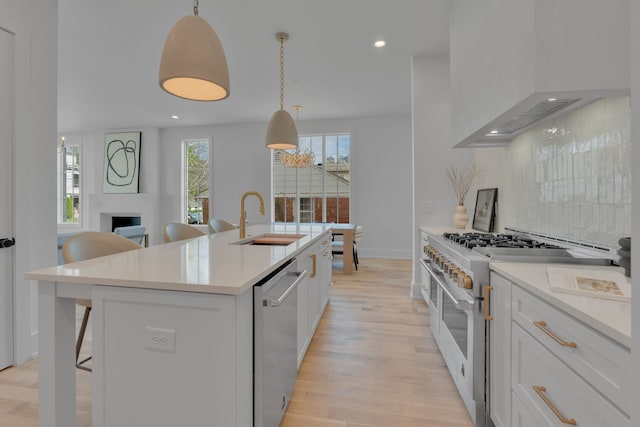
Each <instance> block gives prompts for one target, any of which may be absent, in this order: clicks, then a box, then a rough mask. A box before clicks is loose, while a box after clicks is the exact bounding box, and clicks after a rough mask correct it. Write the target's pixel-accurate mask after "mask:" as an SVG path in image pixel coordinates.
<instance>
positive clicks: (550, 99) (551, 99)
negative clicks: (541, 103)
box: [547, 98, 558, 102]
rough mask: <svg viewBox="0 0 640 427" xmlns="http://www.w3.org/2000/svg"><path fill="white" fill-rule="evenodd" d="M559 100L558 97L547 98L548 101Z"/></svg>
mask: <svg viewBox="0 0 640 427" xmlns="http://www.w3.org/2000/svg"><path fill="white" fill-rule="evenodd" d="M557 100H558V98H549V99H547V101H549V102H553V101H557Z"/></svg>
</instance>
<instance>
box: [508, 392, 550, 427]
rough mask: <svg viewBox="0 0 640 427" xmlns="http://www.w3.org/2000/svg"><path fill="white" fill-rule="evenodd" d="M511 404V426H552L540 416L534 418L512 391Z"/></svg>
mask: <svg viewBox="0 0 640 427" xmlns="http://www.w3.org/2000/svg"><path fill="white" fill-rule="evenodd" d="M511 404H512V407H511V409H512V410H511V427H553V425H552V424H549V423H548V422H547V420H545V419H544V418H542V417H540V418H538V419H536V418H534V417H533V415H532V414H531V412H529V410H528V409H527V408H525V406H524V405H523V404H522V402H520V399H518V396H516V394H515V393H512V396H511Z"/></svg>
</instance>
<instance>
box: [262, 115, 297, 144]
mask: <svg viewBox="0 0 640 427" xmlns="http://www.w3.org/2000/svg"><path fill="white" fill-rule="evenodd" d="M297 147H298V129H297V128H296V124H295V123H294V121H293V117H291V114H289V113H288V112H287V111H286V110H278V111H276V112H275V113H273V116H271V120H270V121H269V127H268V128H267V148H273V149H275V150H291V149H294V148H297Z"/></svg>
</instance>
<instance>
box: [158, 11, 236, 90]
mask: <svg viewBox="0 0 640 427" xmlns="http://www.w3.org/2000/svg"><path fill="white" fill-rule="evenodd" d="M193 13H194V16H185V17H184V18H182V19H180V20H179V21H178V22H177V23H176V24H175V25H174V26H173V28H172V29H171V32H169V35H168V36H167V40H166V41H165V43H164V48H163V49H162V58H161V59H160V87H161V88H162V89H164V90H165V91H167V92H168V93H170V94H172V95H175V96H177V97H180V98H184V99H189V100H193V101H219V100H221V99H225V98H227V97H228V96H229V70H228V68H227V59H226V57H225V55H224V50H223V49H222V43H220V39H219V38H218V35H217V34H216V32H215V31H214V30H213V27H212V26H211V25H209V23H208V22H207V21H206V20H205V19H203V18H201V17H199V16H198V0H194V6H193Z"/></svg>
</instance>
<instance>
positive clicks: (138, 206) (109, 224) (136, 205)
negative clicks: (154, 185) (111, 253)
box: [88, 193, 162, 245]
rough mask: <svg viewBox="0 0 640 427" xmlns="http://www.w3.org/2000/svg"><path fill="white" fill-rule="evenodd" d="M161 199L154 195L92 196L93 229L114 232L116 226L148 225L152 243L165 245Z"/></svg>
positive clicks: (90, 217) (90, 214)
mask: <svg viewBox="0 0 640 427" xmlns="http://www.w3.org/2000/svg"><path fill="white" fill-rule="evenodd" d="M160 212H161V209H160V196H159V195H158V194H155V193H154V194H151V193H137V194H102V193H99V194H89V227H88V228H89V230H92V231H105V232H112V231H113V229H114V228H115V227H118V226H120V227H124V226H127V225H144V226H145V228H146V232H147V233H148V234H149V244H150V245H157V244H160V243H162V233H160V230H162V222H161V215H160Z"/></svg>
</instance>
